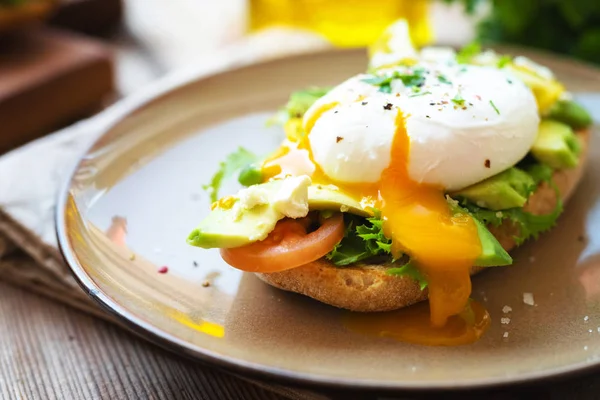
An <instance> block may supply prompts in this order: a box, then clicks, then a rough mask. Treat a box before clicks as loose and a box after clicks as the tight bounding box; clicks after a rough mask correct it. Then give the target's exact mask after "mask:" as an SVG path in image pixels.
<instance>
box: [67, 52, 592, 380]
mask: <svg viewBox="0 0 600 400" xmlns="http://www.w3.org/2000/svg"><path fill="white" fill-rule="evenodd" d="M509 48H511V49H515V48H519V49H523V50H526V51H527V52H528V53H529V54H536V53H537V54H540V55H544V56H546V57H548V56H551V57H552V58H553V59H555V60H557V61H561V62H569V63H572V64H573V65H574V66H575V65H577V66H579V67H580V68H583V69H586V70H588V71H594V72H596V73H597V74H598V75H599V76H600V69H598V68H596V67H595V66H593V65H590V64H587V63H584V62H581V61H579V60H572V59H570V58H568V57H564V56H561V55H556V54H553V53H550V52H547V51H540V50H537V49H528V48H524V47H514V46H510V47H509ZM358 51H364V50H360V49H320V50H317V51H310V52H305V53H300V54H294V55H291V56H288V57H286V58H274V59H269V60H264V61H260V62H243V61H242V62H238V63H235V62H233V63H230V64H228V65H225V66H224V68H223V66H221V68H219V66H217V67H216V68H213V70H211V69H210V68H209V69H208V70H207V71H204V72H200V73H197V72H196V73H194V72H192V73H188V74H187V75H185V76H183V77H182V78H180V79H171V80H170V81H169V79H164V80H163V81H164V82H162V81H161V82H162V83H166V85H160V84H154V85H151V86H150V87H148V89H147V90H142V91H141V92H139V93H137V94H134V95H132V96H130V97H127V98H125V99H122V100H120V101H118V102H117V103H116V104H114V105H113V106H111V107H109V109H107V110H105V111H103V112H101V113H100V115H101V116H103V117H105V120H102V117H94V118H92V119H98V121H96V122H97V123H98V126H97V127H95V131H96V132H95V133H96V135H95V136H94V138H93V139H92V140H91V142H90V143H91V144H90V145H88V146H86V147H85V150H84V151H83V152H82V153H81V154H80V155H79V157H78V159H77V162H76V163H75V164H74V166H73V168H72V169H71V170H70V172H69V174H68V175H67V178H66V179H65V181H64V182H63V183H62V184H61V187H60V189H59V192H58V196H57V202H56V207H55V231H56V238H57V243H58V248H59V251H60V253H61V254H62V256H63V258H64V259H65V262H66V264H67V266H68V267H69V269H70V271H71V273H72V275H73V276H74V277H75V280H76V281H77V283H78V284H79V286H80V287H81V288H82V289H83V290H84V292H85V293H86V294H87V295H88V296H90V297H91V298H92V299H93V300H94V301H95V302H96V303H97V304H99V305H100V306H101V308H102V309H104V310H106V311H108V312H109V313H110V314H111V315H113V316H116V317H117V320H118V322H121V323H123V325H124V326H125V327H126V328H127V329H128V330H129V331H131V332H133V333H135V334H136V335H137V336H141V337H142V338H144V339H146V340H148V341H150V342H152V343H154V344H156V345H158V346H160V347H162V348H164V349H166V350H169V351H171V352H173V353H174V354H177V355H180V356H184V357H186V358H188V359H193V360H196V361H202V362H205V363H210V364H213V365H216V366H218V367H221V368H224V369H226V370H228V371H231V372H234V373H238V374H239V373H242V374H244V375H247V376H252V377H257V378H262V379H267V380H275V381H277V382H281V383H287V384H292V385H294V386H302V387H303V388H305V387H311V388H328V389H332V388H333V389H339V390H345V389H357V390H369V391H380V392H398V391H409V392H437V391H442V390H443V391H461V390H466V389H475V390H483V389H494V388H500V387H507V386H522V385H527V384H532V383H540V382H544V381H548V380H557V379H566V378H568V377H572V376H574V375H580V374H583V373H586V372H587V373H590V372H594V371H598V370H600V360H597V361H591V362H585V361H582V362H578V363H574V364H569V365H566V366H562V367H558V368H552V369H548V370H544V371H533V372H525V373H522V374H519V375H518V376H510V377H508V376H507V377H502V376H497V377H492V378H478V379H471V380H467V381H461V382H454V383H448V382H446V381H412V382H411V381H395V382H391V381H375V380H370V381H366V380H365V381H360V380H359V381H357V380H355V379H351V378H345V377H331V376H324V375H320V374H315V373H309V372H300V371H293V370H288V369H285V368H280V367H274V366H266V365H263V364H257V363H253V362H249V361H245V360H240V359H238V358H235V357H231V356H227V355H223V354H218V353H217V352H214V351H211V350H208V349H205V348H201V347H199V346H194V345H192V344H191V343H188V342H186V341H184V340H182V339H179V338H177V337H175V336H173V335H172V334H170V333H168V332H166V331H164V330H162V329H161V328H159V327H158V326H155V325H152V324H150V323H148V322H146V321H144V320H143V319H141V318H140V317H137V316H136V315H134V313H132V312H130V311H128V310H127V309H126V308H125V307H123V306H121V305H120V304H119V303H118V302H117V301H116V300H114V299H112V298H110V297H109V296H108V295H107V294H105V293H104V292H103V290H102V289H101V288H100V286H99V285H97V284H96V283H95V282H94V281H93V279H92V278H91V277H90V276H89V274H88V273H87V272H86V270H85V268H84V267H83V266H82V265H81V264H80V262H79V260H78V259H77V256H76V254H75V251H74V250H73V248H72V246H71V243H70V241H69V236H68V233H67V223H66V211H67V207H68V200H69V197H70V188H71V185H72V182H73V178H74V175H75V174H76V172H77V171H78V169H79V168H80V166H81V162H82V159H83V158H84V157H85V156H86V155H87V154H88V153H89V152H90V150H91V149H93V148H94V147H95V146H96V144H97V143H98V142H99V141H100V140H102V139H103V138H104V137H105V135H106V134H107V133H109V132H110V130H111V129H112V128H113V127H115V126H117V125H118V124H119V123H120V122H122V121H123V120H124V119H125V118H127V117H128V116H129V115H131V114H133V113H135V112H137V111H139V110H141V109H143V108H144V107H146V106H148V105H149V104H150V103H152V102H154V101H159V100H160V99H161V98H163V97H165V96H168V95H170V94H172V93H173V92H175V91H177V90H180V89H182V88H184V87H186V86H188V85H191V84H197V85H200V84H202V82H203V81H205V80H207V79H210V78H215V77H218V76H219V75H223V74H230V73H235V72H236V71H238V70H243V69H248V68H256V67H263V68H264V67H268V66H269V65H270V64H275V65H276V64H278V63H280V62H283V61H288V60H290V59H299V58H310V57H314V56H318V55H323V54H326V53H342V52H358ZM92 129H94V128H92Z"/></svg>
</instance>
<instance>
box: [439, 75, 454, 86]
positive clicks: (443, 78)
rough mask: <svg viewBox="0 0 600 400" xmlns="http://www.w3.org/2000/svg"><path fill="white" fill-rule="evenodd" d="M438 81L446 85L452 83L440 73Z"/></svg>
mask: <svg viewBox="0 0 600 400" xmlns="http://www.w3.org/2000/svg"><path fill="white" fill-rule="evenodd" d="M437 78H438V81H440V82H441V83H445V84H446V85H452V82H450V80H448V78H446V76H444V75H442V74H438V77H437Z"/></svg>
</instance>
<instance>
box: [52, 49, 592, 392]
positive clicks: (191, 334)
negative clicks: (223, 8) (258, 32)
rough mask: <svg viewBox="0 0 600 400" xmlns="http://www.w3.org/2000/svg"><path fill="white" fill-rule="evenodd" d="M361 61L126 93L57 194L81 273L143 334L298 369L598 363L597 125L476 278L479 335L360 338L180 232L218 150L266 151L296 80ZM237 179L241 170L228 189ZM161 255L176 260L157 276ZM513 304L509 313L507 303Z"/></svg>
mask: <svg viewBox="0 0 600 400" xmlns="http://www.w3.org/2000/svg"><path fill="white" fill-rule="evenodd" d="M540 57H541V60H542V61H543V62H545V63H547V64H549V65H550V66H551V67H552V68H554V69H555V71H556V72H557V74H558V75H559V77H560V78H561V79H563V80H564V81H565V82H566V83H567V84H568V85H569V86H570V87H571V89H572V90H574V91H582V90H587V91H591V90H596V91H598V90H600V74H599V73H598V72H597V71H595V70H593V69H591V68H588V67H585V66H582V65H579V64H575V63H571V62H567V61H561V60H557V59H555V58H552V57H547V56H540ZM540 57H538V59H540ZM365 62H366V60H365V57H364V56H363V52H359V51H345V52H326V53H318V54H311V55H306V56H300V57H295V58H288V59H284V60H280V61H273V62H268V63H264V64H260V65H255V66H250V67H244V68H241V69H238V70H235V71H232V72H226V73H222V74H219V75H214V76H211V77H209V78H205V79H198V80H195V81H192V82H189V83H188V84H185V85H183V86H181V87H179V88H177V89H173V90H171V91H168V92H167V93H164V94H160V95H157V96H155V97H154V98H153V99H151V101H149V102H148V101H146V102H144V103H143V104H139V105H134V106H131V104H129V105H128V106H127V108H126V109H125V111H124V112H122V113H121V114H125V115H124V116H123V117H122V118H121V117H119V118H116V120H115V121H113V122H114V123H113V124H112V127H111V128H110V129H107V130H106V132H104V134H103V135H102V137H101V138H100V139H99V140H98V141H97V142H96V143H95V144H94V145H93V147H92V148H91V149H90V150H89V151H88V152H87V154H85V156H84V157H83V158H82V160H81V162H80V163H79V165H78V166H77V168H76V171H75V172H74V175H73V177H72V179H71V180H70V182H69V183H68V187H67V189H66V190H65V192H64V194H63V195H62V197H61V202H60V204H59V209H58V235H59V238H60V242H61V246H62V250H63V252H64V254H65V256H66V259H67V261H68V262H69V264H70V265H71V267H72V269H73V271H74V273H75V275H76V276H77V278H78V279H79V281H80V282H81V283H82V285H83V286H84V287H85V288H86V289H87V291H88V292H89V293H90V294H91V295H92V296H93V297H94V298H95V299H96V300H97V301H99V302H100V303H101V304H103V305H104V306H105V307H106V308H107V309H109V310H111V311H112V312H114V313H115V314H117V315H119V316H120V317H122V318H123V319H124V320H125V321H127V322H129V324H130V325H131V326H133V327H135V328H137V330H138V331H139V332H141V333H143V334H145V335H146V336H147V337H148V338H150V339H153V340H155V341H157V342H159V343H161V344H163V345H166V346H168V347H170V348H172V349H174V350H175V351H178V352H180V353H184V354H186V355H191V356H193V357H197V358H199V359H204V360H209V361H214V362H217V363H218V364H220V365H226V366H229V367H232V368H234V369H237V370H238V371H240V370H242V371H246V372H258V373H262V374H263V375H269V376H277V377H283V378H287V379H292V380H295V381H301V382H312V383H322V384H331V385H344V386H353V387H370V388H386V389H408V388H449V387H481V386H488V385H495V384H506V383H512V382H518V381H523V380H529V379H532V378H541V377H548V376H554V375H557V374H562V373H565V372H572V371H576V370H581V369H584V368H587V367H590V366H594V365H598V364H599V363H600V140H599V139H600V138H598V135H597V134H596V133H595V134H594V137H593V140H592V150H591V157H590V159H591V161H590V164H589V165H588V167H587V173H586V174H585V178H584V180H583V181H582V183H581V186H580V189H579V190H578V192H577V193H576V195H575V196H574V197H573V199H572V201H571V202H570V204H568V207H567V210H566V212H565V213H564V215H563V216H562V217H561V219H560V226H559V227H558V228H557V229H555V230H554V231H552V232H550V233H548V234H545V235H543V236H542V237H541V238H540V239H539V240H538V241H537V242H535V243H528V244H527V245H525V246H523V247H522V248H520V249H518V251H516V252H515V253H514V257H515V261H516V262H515V265H513V266H511V267H506V268H494V269H492V270H490V271H487V273H484V274H481V275H480V276H477V277H475V278H474V292H473V296H474V297H475V298H477V299H479V300H480V301H482V302H483V303H484V304H485V305H486V306H487V308H488V309H489V311H490V314H491V316H492V319H493V323H492V327H491V329H490V330H489V332H488V333H487V334H486V335H485V337H484V338H483V339H482V340H481V341H479V342H478V343H476V344H473V345H469V346H463V347H455V348H440V347H421V346H415V345H409V344H404V343H399V342H395V341H393V340H391V339H384V338H373V337H363V336H361V335H359V334H356V333H352V332H349V331H347V330H346V329H344V327H343V325H342V322H341V316H342V311H340V310H337V309H334V308H332V307H329V306H326V305H323V304H320V303H317V302H316V301H313V300H310V299H308V298H304V297H302V296H299V295H295V294H290V293H285V292H282V291H279V290H276V289H274V288H271V287H269V286H266V285H265V284H263V283H262V282H260V281H259V280H258V279H257V278H255V277H254V276H253V275H251V274H243V273H241V272H240V271H237V270H234V269H232V268H229V267H228V266H227V265H226V264H225V263H224V262H223V261H222V260H221V259H220V257H219V253H218V251H216V250H201V249H197V248H192V247H190V246H188V245H187V244H186V243H185V238H186V236H187V235H188V233H189V232H190V231H191V230H192V229H193V228H194V227H195V225H196V224H197V223H198V222H199V221H200V219H201V218H202V217H203V216H204V215H206V214H207V212H208V210H209V200H208V197H207V195H206V194H205V193H204V192H203V191H202V188H201V186H202V184H204V183H206V182H207V181H209V179H210V176H211V175H212V173H213V172H214V171H215V169H216V168H217V165H218V163H219V162H220V161H221V160H223V159H224V157H225V156H226V155H227V154H228V153H230V152H231V151H233V150H235V149H236V148H237V147H238V146H240V145H241V146H244V147H246V148H248V149H251V150H252V151H254V152H256V153H258V154H266V153H268V152H269V151H271V150H273V149H275V148H276V146H277V145H278V143H279V141H280V140H281V138H282V134H283V132H282V130H281V129H279V128H266V127H265V120H266V119H267V118H268V117H269V116H270V115H271V113H272V112H273V111H274V110H276V108H277V107H279V106H280V105H282V104H284V102H285V101H286V99H287V96H288V94H289V93H290V91H292V90H294V89H299V88H303V87H306V86H309V85H330V84H335V83H337V82H340V81H341V80H342V79H345V78H346V77H347V76H349V75H351V74H354V73H356V72H359V71H361V70H362V69H363V66H364V65H365ZM236 189H237V186H236V184H233V183H232V184H230V185H229V186H227V187H226V188H225V192H227V191H234V190H236ZM225 192H224V193H225ZM109 237H110V238H111V239H109ZM163 266H166V267H168V272H167V273H164V274H162V273H159V270H161V267H163ZM204 282H208V283H209V284H210V286H208V287H204V286H205V285H203V283H204ZM524 293H532V294H533V297H534V299H535V306H530V305H526V304H524V303H523V294H524ZM505 306H509V307H511V308H512V311H511V312H510V313H507V314H505V313H503V308H504V307H505ZM501 318H509V319H505V320H504V321H503V322H501V321H502V320H501ZM507 321H510V322H507ZM506 335H508V337H506Z"/></svg>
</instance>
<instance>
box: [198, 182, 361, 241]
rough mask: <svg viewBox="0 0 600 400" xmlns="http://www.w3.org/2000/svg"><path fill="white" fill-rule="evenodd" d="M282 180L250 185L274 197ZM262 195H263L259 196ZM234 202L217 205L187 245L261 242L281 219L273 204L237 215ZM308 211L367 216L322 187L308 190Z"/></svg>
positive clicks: (351, 202) (342, 196) (344, 197)
mask: <svg viewBox="0 0 600 400" xmlns="http://www.w3.org/2000/svg"><path fill="white" fill-rule="evenodd" d="M282 182H283V181H282V180H274V181H270V182H266V183H261V184H258V185H253V186H252V187H253V188H255V189H254V190H260V191H262V192H263V193H266V194H267V195H266V196H267V197H271V196H269V193H271V194H275V193H276V192H277V191H278V190H279V189H280V188H281V186H282ZM263 195H264V194H263ZM237 200H238V199H237V198H236V197H231V198H230V201H229V202H228V203H229V204H228V205H227V204H226V203H227V202H217V203H216V206H215V207H214V208H213V210H212V211H211V212H210V213H209V214H208V216H207V217H206V218H205V219H204V220H202V222H201V223H200V225H199V226H198V227H197V228H196V229H194V231H193V232H192V233H190V235H189V236H188V238H187V242H188V244H191V245H192V246H196V247H202V248H205V249H210V248H233V247H241V246H245V245H247V244H250V243H253V242H257V241H260V240H264V239H265V238H266V237H267V236H268V235H269V233H271V232H272V231H273V229H274V228H275V225H276V224H277V222H278V221H279V220H280V219H282V218H283V217H284V215H283V214H282V213H281V212H279V211H277V210H276V208H275V207H274V206H273V204H271V203H269V204H260V205H257V206H254V207H252V208H250V209H245V210H243V211H242V212H240V210H239V209H237V208H236V207H235V206H234V205H233V204H235V202H236V201H237ZM308 208H309V210H332V211H342V212H348V213H351V214H356V215H362V216H370V215H371V214H370V213H369V212H368V211H366V210H365V209H363V207H362V206H361V204H360V203H359V202H357V201H356V200H354V199H353V198H351V197H350V196H348V195H345V194H344V193H342V192H341V191H340V190H338V189H336V188H333V187H330V186H325V185H311V186H309V187H308Z"/></svg>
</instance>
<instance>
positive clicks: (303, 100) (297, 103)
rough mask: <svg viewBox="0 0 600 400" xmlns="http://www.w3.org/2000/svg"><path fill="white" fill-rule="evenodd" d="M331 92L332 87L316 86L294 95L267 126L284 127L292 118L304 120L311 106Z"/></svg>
mask: <svg viewBox="0 0 600 400" xmlns="http://www.w3.org/2000/svg"><path fill="white" fill-rule="evenodd" d="M330 90H331V88H330V87H316V86H314V87H309V88H307V89H304V90H298V91H296V92H294V93H292V94H291V95H290V98H289V100H288V102H287V104H286V105H285V107H283V108H282V109H280V110H279V111H278V112H277V114H275V115H274V116H273V117H272V118H270V119H269V120H268V121H267V125H284V124H285V123H286V122H287V121H288V120H289V119H290V118H302V117H303V116H304V114H305V113H306V111H308V109H309V108H310V106H312V105H313V104H314V102H315V101H317V100H318V99H320V98H321V97H323V96H325V95H326V94H327V92H329V91H330Z"/></svg>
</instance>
